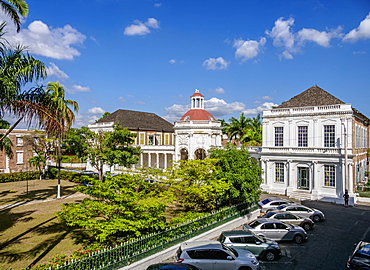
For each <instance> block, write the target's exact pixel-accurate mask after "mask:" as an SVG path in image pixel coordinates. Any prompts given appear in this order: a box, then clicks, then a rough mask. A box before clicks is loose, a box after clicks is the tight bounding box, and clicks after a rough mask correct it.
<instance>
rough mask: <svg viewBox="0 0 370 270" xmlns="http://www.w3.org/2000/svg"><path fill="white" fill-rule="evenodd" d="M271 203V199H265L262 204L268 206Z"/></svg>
mask: <svg viewBox="0 0 370 270" xmlns="http://www.w3.org/2000/svg"><path fill="white" fill-rule="evenodd" d="M269 202H271V199H265V200H263V201H262V202H261V203H262V204H266V203H269Z"/></svg>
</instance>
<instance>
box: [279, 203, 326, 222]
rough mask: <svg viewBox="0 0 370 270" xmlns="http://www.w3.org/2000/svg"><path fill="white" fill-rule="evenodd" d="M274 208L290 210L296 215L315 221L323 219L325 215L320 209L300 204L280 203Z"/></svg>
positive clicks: (284, 210) (282, 210)
mask: <svg viewBox="0 0 370 270" xmlns="http://www.w3.org/2000/svg"><path fill="white" fill-rule="evenodd" d="M276 210H277V211H279V212H291V213H293V214H296V215H298V216H302V217H307V218H310V219H311V220H312V221H313V222H315V223H316V222H320V221H323V220H325V215H324V213H323V212H321V211H320V210H318V209H315V208H310V207H307V206H304V205H300V204H289V205H281V206H279V207H278V208H277V209H276Z"/></svg>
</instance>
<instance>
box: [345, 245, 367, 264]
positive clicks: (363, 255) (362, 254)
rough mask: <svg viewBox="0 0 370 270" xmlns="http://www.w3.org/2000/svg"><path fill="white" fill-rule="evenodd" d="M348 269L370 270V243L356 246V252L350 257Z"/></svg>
mask: <svg viewBox="0 0 370 270" xmlns="http://www.w3.org/2000/svg"><path fill="white" fill-rule="evenodd" d="M346 269H353V270H368V269H370V243H368V242H364V241H360V242H359V243H358V244H357V245H355V250H354V251H353V253H352V254H351V256H349V259H348V261H347V265H346Z"/></svg>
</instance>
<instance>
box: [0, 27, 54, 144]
mask: <svg viewBox="0 0 370 270" xmlns="http://www.w3.org/2000/svg"><path fill="white" fill-rule="evenodd" d="M0 32H1V28H0ZM44 78H46V69H45V66H44V64H43V63H42V62H41V61H39V60H36V59H35V58H33V57H32V56H30V55H29V54H28V53H25V52H24V48H22V47H17V48H15V49H4V50H2V51H0V118H2V117H3V115H4V113H5V112H8V113H11V114H14V115H15V116H17V117H18V121H16V123H14V124H13V126H12V127H11V128H10V129H9V130H8V131H7V133H6V134H4V135H3V137H2V138H0V141H1V140H3V138H5V137H6V136H7V134H9V133H10V132H11V131H12V130H13V129H14V128H15V126H16V125H17V124H18V123H19V122H20V121H21V120H22V119H25V120H26V121H27V123H28V124H29V125H30V124H31V123H32V120H33V119H34V118H38V120H39V125H40V127H41V128H43V129H45V130H46V131H47V132H48V133H50V132H51V131H54V130H57V129H60V124H59V122H58V121H57V119H55V118H54V117H53V116H52V114H51V112H50V111H48V108H47V107H45V106H44V102H43V100H44V99H45V91H44V89H43V88H42V87H34V88H31V89H29V90H26V91H25V90H23V89H22V88H23V87H24V86H25V85H27V84H28V83H31V82H34V81H37V80H39V79H44Z"/></svg>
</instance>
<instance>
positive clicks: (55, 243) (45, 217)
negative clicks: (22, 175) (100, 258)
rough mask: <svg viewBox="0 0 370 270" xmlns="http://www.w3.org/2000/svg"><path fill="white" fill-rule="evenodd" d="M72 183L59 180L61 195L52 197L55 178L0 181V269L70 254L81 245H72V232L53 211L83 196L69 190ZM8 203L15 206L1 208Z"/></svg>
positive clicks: (55, 182) (55, 190)
mask: <svg viewBox="0 0 370 270" xmlns="http://www.w3.org/2000/svg"><path fill="white" fill-rule="evenodd" d="M76 185H77V184H76V183H72V182H69V181H63V180H62V181H61V197H62V198H61V199H56V194H57V188H56V186H57V180H55V179H53V180H32V181H28V183H27V182H12V183H0V269H1V270H3V269H13V270H15V269H21V268H26V267H27V266H29V265H31V264H39V263H43V262H48V261H49V259H50V257H53V256H55V255H58V254H71V253H72V252H73V251H74V250H76V249H77V248H79V247H81V246H80V245H77V244H75V242H74V238H73V236H74V235H73V232H71V231H70V230H68V228H66V227H64V226H63V225H62V224H61V223H60V222H59V220H58V219H57V217H56V216H55V214H54V213H55V212H56V211H59V210H61V206H62V205H63V204H64V203H72V202H78V201H81V200H82V199H83V195H82V194H80V193H76V192H75V191H74V190H73V188H74V187H75V186H76ZM21 202H28V203H24V204H22V203H21ZM10 204H16V205H17V206H16V207H12V208H10V207H8V208H3V207H4V206H6V205H10Z"/></svg>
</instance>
